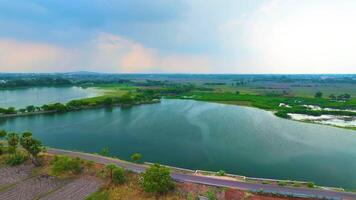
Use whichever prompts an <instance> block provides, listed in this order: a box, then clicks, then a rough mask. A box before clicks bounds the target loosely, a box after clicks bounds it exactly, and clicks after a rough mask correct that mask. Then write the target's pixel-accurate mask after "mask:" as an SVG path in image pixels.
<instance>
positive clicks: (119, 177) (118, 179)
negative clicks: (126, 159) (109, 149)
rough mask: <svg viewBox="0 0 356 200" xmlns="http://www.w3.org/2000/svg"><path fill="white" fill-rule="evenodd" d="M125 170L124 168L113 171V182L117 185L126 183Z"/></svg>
mask: <svg viewBox="0 0 356 200" xmlns="http://www.w3.org/2000/svg"><path fill="white" fill-rule="evenodd" d="M124 172H125V171H124V169H123V168H122V167H116V168H115V169H113V171H112V180H111V181H112V182H113V183H115V184H121V183H123V182H125V177H124Z"/></svg>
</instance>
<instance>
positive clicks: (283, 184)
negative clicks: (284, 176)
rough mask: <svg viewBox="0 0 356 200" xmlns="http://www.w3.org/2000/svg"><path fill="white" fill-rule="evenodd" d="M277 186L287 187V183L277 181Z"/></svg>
mask: <svg viewBox="0 0 356 200" xmlns="http://www.w3.org/2000/svg"><path fill="white" fill-rule="evenodd" d="M277 184H278V185H279V186H286V185H287V183H286V182H285V181H278V182H277Z"/></svg>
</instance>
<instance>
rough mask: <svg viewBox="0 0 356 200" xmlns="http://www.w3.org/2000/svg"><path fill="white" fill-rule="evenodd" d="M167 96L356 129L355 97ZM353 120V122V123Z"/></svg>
mask: <svg viewBox="0 0 356 200" xmlns="http://www.w3.org/2000/svg"><path fill="white" fill-rule="evenodd" d="M167 98H172V99H189V100H197V101H205V102H215V103H221V104H229V105H240V106H248V107H255V108H259V109H263V110H267V111H272V112H273V113H274V114H275V115H276V116H277V117H280V118H285V119H292V120H295V121H301V122H306V121H307V122H310V123H316V124H323V125H329V126H334V127H338V128H345V129H350V130H355V129H356V126H355V125H354V123H356V112H355V109H356V101H355V100H354V99H352V100H349V101H344V102H336V101H329V100H326V99H315V98H305V97H282V96H262V95H251V94H233V93H218V92H189V93H185V94H182V95H177V96H168V97H167ZM315 108H320V109H315ZM293 114H299V115H305V116H311V117H321V116H324V115H329V116H334V118H333V119H339V120H338V121H337V122H333V121H331V122H327V121H322V120H319V119H315V120H304V119H296V118H293V117H292V115H293ZM340 118H341V120H340ZM329 119H330V118H329ZM343 119H345V120H343ZM350 120H351V121H353V122H351V123H350Z"/></svg>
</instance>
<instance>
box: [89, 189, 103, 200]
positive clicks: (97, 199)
mask: <svg viewBox="0 0 356 200" xmlns="http://www.w3.org/2000/svg"><path fill="white" fill-rule="evenodd" d="M108 199H109V193H108V192H106V191H100V190H99V191H96V192H94V193H92V194H91V195H89V196H88V197H86V198H85V200H108Z"/></svg>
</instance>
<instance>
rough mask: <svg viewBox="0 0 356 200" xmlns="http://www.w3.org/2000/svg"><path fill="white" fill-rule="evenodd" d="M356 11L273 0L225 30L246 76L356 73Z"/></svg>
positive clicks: (350, 5)
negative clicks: (256, 74) (255, 74)
mask: <svg viewBox="0 0 356 200" xmlns="http://www.w3.org/2000/svg"><path fill="white" fill-rule="evenodd" d="M355 10H356V2H355V1H317V0H315V1H307V0H300V1H295V0H286V1H280V0H271V1H267V2H266V3H265V4H263V5H261V7H260V8H259V9H256V11H255V12H253V13H249V14H248V15H246V16H245V17H244V18H233V19H230V20H229V21H227V22H226V23H224V24H223V25H221V27H220V31H221V34H222V37H224V38H226V40H224V42H225V48H226V49H227V50H228V51H231V52H232V55H234V53H235V56H239V55H243V56H240V59H239V60H236V61H234V62H235V65H237V66H250V68H249V70H248V69H246V71H245V72H249V71H250V72H259V73H261V72H262V73H263V72H265V73H355V72H356V67H355V66H356V56H355V52H356V37H355V35H356V26H355V20H356V13H355Z"/></svg>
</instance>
